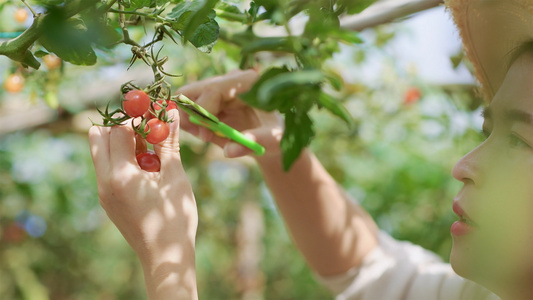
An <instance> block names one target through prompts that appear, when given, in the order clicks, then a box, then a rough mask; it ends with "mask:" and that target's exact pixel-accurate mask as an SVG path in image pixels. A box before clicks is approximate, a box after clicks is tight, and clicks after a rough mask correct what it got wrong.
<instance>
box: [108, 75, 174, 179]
mask: <svg viewBox="0 0 533 300" xmlns="http://www.w3.org/2000/svg"><path fill="white" fill-rule="evenodd" d="M158 95H159V93H158V90H157V88H155V89H154V87H153V86H152V87H148V88H147V90H143V89H141V88H139V87H137V86H135V85H133V84H132V83H127V84H125V85H123V86H122V102H121V104H122V105H121V108H120V109H117V110H114V111H112V112H109V110H108V108H106V111H105V112H103V111H101V110H99V112H100V114H101V115H102V116H103V119H104V120H103V124H98V125H100V126H115V125H121V124H123V123H124V122H125V121H127V120H130V119H134V121H132V122H131V123H132V126H133V129H134V130H135V132H136V135H135V141H136V147H135V155H136V158H137V163H138V164H139V166H140V167H141V169H143V170H145V171H147V172H159V170H160V168H161V161H160V160H159V157H158V156H157V155H156V154H155V153H154V152H153V151H151V150H149V149H148V147H147V146H146V142H148V143H150V144H152V145H155V144H159V143H161V142H163V141H164V140H165V139H167V137H168V136H169V134H170V126H169V123H171V122H172V121H173V120H172V119H169V117H168V115H167V112H168V111H170V110H171V109H176V108H177V104H176V102H174V100H171V98H170V97H168V98H167V99H160V98H159V97H158ZM139 120H140V121H139Z"/></svg>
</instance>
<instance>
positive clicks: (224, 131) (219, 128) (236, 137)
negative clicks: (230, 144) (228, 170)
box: [189, 115, 265, 156]
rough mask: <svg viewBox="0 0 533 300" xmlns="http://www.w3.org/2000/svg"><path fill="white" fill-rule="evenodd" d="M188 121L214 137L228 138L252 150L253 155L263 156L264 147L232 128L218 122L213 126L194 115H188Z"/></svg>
mask: <svg viewBox="0 0 533 300" xmlns="http://www.w3.org/2000/svg"><path fill="white" fill-rule="evenodd" d="M189 120H190V121H191V122H192V123H194V124H196V125H199V126H202V127H205V128H207V129H209V130H211V131H213V132H214V133H215V134H216V135H218V136H220V137H223V138H228V139H230V140H233V141H235V142H237V143H239V144H241V145H243V146H245V147H247V148H250V149H252V150H253V151H254V154H255V155H259V156H261V155H263V154H265V147H263V146H261V145H260V144H258V143H256V142H254V141H252V140H251V139H249V138H247V137H246V136H245V135H244V134H242V133H241V132H240V131H238V130H235V129H234V128H232V127H230V126H228V125H226V124H225V123H223V122H220V121H219V122H218V123H217V124H216V125H214V124H211V123H210V122H204V121H202V120H201V119H200V117H198V116H196V115H190V116H189Z"/></svg>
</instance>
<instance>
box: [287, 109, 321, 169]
mask: <svg viewBox="0 0 533 300" xmlns="http://www.w3.org/2000/svg"><path fill="white" fill-rule="evenodd" d="M314 135H315V132H314V129H313V121H312V120H311V119H310V118H309V115H308V114H307V113H306V112H299V111H297V110H291V111H289V112H287V113H286V114H285V132H284V134H283V137H282V139H281V143H280V147H281V150H282V153H283V170H285V171H288V170H289V169H290V167H291V166H292V164H293V163H294V162H295V161H296V159H298V157H299V156H300V153H301V152H302V150H303V149H304V148H305V147H307V146H308V145H309V143H310V142H311V139H312V138H313V136H314Z"/></svg>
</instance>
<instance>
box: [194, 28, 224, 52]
mask: <svg viewBox="0 0 533 300" xmlns="http://www.w3.org/2000/svg"><path fill="white" fill-rule="evenodd" d="M219 29H220V28H219V26H218V23H217V22H216V21H215V20H211V21H209V22H208V23H204V24H200V26H198V27H197V28H196V30H195V31H194V34H193V35H192V37H191V38H190V40H189V42H191V44H193V45H194V46H195V47H196V48H198V50H200V51H202V52H205V53H209V52H211V49H213V47H214V46H215V43H216V41H217V39H218V33H219Z"/></svg>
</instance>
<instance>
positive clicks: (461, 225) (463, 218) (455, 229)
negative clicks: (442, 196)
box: [450, 201, 477, 236]
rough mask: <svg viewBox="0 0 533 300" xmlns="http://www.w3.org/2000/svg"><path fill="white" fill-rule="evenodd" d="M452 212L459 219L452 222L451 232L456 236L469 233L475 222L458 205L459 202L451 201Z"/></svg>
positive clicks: (475, 225)
mask: <svg viewBox="0 0 533 300" xmlns="http://www.w3.org/2000/svg"><path fill="white" fill-rule="evenodd" d="M453 212H454V213H455V214H456V215H457V216H458V217H459V221H456V222H455V223H453V224H452V227H451V229H450V231H451V233H452V234H453V235H456V236H461V235H465V234H468V233H470V232H471V231H472V230H473V229H474V228H475V227H477V224H476V223H474V222H473V221H472V219H470V217H469V216H468V215H467V214H466V213H465V211H464V210H463V208H462V207H461V206H460V205H459V202H457V201H454V202H453Z"/></svg>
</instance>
